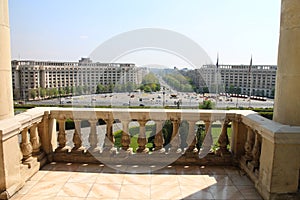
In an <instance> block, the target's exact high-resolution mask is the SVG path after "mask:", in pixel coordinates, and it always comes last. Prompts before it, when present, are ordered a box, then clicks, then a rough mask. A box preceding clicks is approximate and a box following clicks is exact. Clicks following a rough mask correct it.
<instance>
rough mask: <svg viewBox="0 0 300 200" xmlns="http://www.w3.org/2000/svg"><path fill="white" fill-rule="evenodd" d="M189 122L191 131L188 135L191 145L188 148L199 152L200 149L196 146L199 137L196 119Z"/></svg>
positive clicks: (188, 150) (188, 142)
mask: <svg viewBox="0 0 300 200" xmlns="http://www.w3.org/2000/svg"><path fill="white" fill-rule="evenodd" d="M188 123H189V133H188V137H187V144H188V145H189V146H188V148H187V152H198V149H197V147H196V144H197V137H196V134H195V124H196V122H194V121H188Z"/></svg>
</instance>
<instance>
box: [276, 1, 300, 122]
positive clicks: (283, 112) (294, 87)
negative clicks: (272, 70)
mask: <svg viewBox="0 0 300 200" xmlns="http://www.w3.org/2000/svg"><path fill="white" fill-rule="evenodd" d="M281 2H282V3H281V24H280V39H279V49H278V68H277V77H276V89H275V104H274V117H273V120H274V121H276V122H279V123H282V124H286V125H292V126H299V125H300V104H299V102H300V93H299V91H300V84H299V80H300V57H299V54H300V1H299V0H282V1H281Z"/></svg>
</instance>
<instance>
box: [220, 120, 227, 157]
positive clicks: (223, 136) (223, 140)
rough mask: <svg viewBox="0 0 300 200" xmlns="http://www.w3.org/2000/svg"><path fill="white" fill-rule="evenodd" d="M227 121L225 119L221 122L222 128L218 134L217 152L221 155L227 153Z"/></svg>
mask: <svg viewBox="0 0 300 200" xmlns="http://www.w3.org/2000/svg"><path fill="white" fill-rule="evenodd" d="M228 123H229V122H228V121H227V120H225V121H224V122H223V123H222V130H221V134H220V136H219V139H218V143H219V149H218V150H217V154H218V155H221V156H223V155H224V154H228V153H229V151H228V148H227V146H228V144H229V140H228V134H227V128H228Z"/></svg>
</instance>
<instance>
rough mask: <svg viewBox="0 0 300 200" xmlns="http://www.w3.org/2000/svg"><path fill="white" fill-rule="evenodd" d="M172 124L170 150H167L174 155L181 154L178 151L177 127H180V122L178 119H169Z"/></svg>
mask: <svg viewBox="0 0 300 200" xmlns="http://www.w3.org/2000/svg"><path fill="white" fill-rule="evenodd" d="M171 121H172V124H173V132H172V138H171V142H170V144H171V148H170V149H169V150H170V152H176V153H181V149H180V142H181V141H180V134H179V132H178V130H179V125H180V120H179V119H171Z"/></svg>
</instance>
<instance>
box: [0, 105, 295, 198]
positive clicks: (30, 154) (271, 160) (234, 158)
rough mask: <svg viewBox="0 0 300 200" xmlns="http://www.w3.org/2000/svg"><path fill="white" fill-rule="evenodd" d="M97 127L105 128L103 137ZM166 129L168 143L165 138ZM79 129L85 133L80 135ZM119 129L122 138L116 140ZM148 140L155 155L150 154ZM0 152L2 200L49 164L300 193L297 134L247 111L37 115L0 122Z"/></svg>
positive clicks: (53, 111) (270, 193)
mask: <svg viewBox="0 0 300 200" xmlns="http://www.w3.org/2000/svg"><path fill="white" fill-rule="evenodd" d="M67 120H71V121H73V122H74V126H75V128H74V130H71V133H70V130H68V131H66V121H67ZM99 120H101V121H102V122H103V123H105V125H106V126H105V127H104V128H102V129H101V131H99V123H98V122H99ZM167 121H168V122H169V123H171V124H170V127H171V128H170V130H172V132H171V133H169V136H170V138H166V135H165V133H164V131H163V126H164V124H165V123H166V122H167ZM83 122H86V123H85V124H88V126H87V127H82V123H83ZM133 122H134V123H135V124H137V125H135V126H138V127H139V128H138V130H139V131H138V133H137V135H131V131H130V130H131V124H132V123H133ZM149 123H150V124H151V126H153V127H154V128H153V133H152V135H151V134H150V135H149V133H148V132H147V126H148V124H149ZM184 123H185V125H184ZM199 124H200V125H201V126H202V127H203V131H202V132H201V135H199V134H197V129H198V126H199ZM116 125H117V126H118V127H119V129H120V131H121V134H120V138H116V137H115V135H114V132H115V131H116V128H115V127H116ZM215 127H219V128H218V129H216V128H215ZM216 130H217V131H218V132H217V133H216ZM228 130H230V131H228ZM67 132H68V133H67ZM229 133H230V134H229ZM133 137H136V138H137V139H136V143H137V146H136V149H134V148H133V147H134V145H133V139H132V138H133ZM151 137H152V144H153V148H149V146H147V145H148V142H149V140H150V138H151ZM117 140H120V141H118V143H117V142H116V141H117ZM199 141H201V143H200V144H199ZM0 152H1V154H0V156H1V159H0V192H1V196H0V199H1V198H2V199H5V198H8V197H10V196H11V195H12V194H13V193H15V192H16V191H17V190H18V189H20V188H21V187H22V185H23V184H24V182H25V181H26V180H27V179H28V178H29V177H30V176H32V175H33V174H34V173H36V172H37V171H38V170H39V168H40V167H41V166H43V165H44V164H45V163H47V162H52V161H56V162H60V161H63V162H81V163H89V162H90V163H95V162H97V163H104V164H108V165H110V164H133V165H134V164H140V165H141V164H144V165H145V164H146V165H152V164H153V165H167V164H171V163H176V164H183V165H186V164H194V165H234V166H239V167H240V168H241V169H243V170H244V171H245V172H246V174H247V175H248V176H249V177H250V178H251V179H252V181H253V182H254V183H255V186H256V188H257V190H258V191H259V192H260V194H261V195H262V196H263V197H264V198H265V199H270V198H275V197H283V196H282V195H286V193H287V192H288V193H295V192H297V190H298V180H299V169H300V127H295V126H294V127H291V126H286V125H281V124H278V123H276V122H273V121H270V120H267V119H265V118H263V117H261V116H259V115H258V114H256V113H255V112H253V111H245V110H244V111H241V110H230V111H221V110H163V109H86V108H85V109H80V108H34V109H30V110H28V111H27V112H25V113H22V114H19V115H16V116H15V117H12V118H9V119H5V120H1V121H0Z"/></svg>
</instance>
